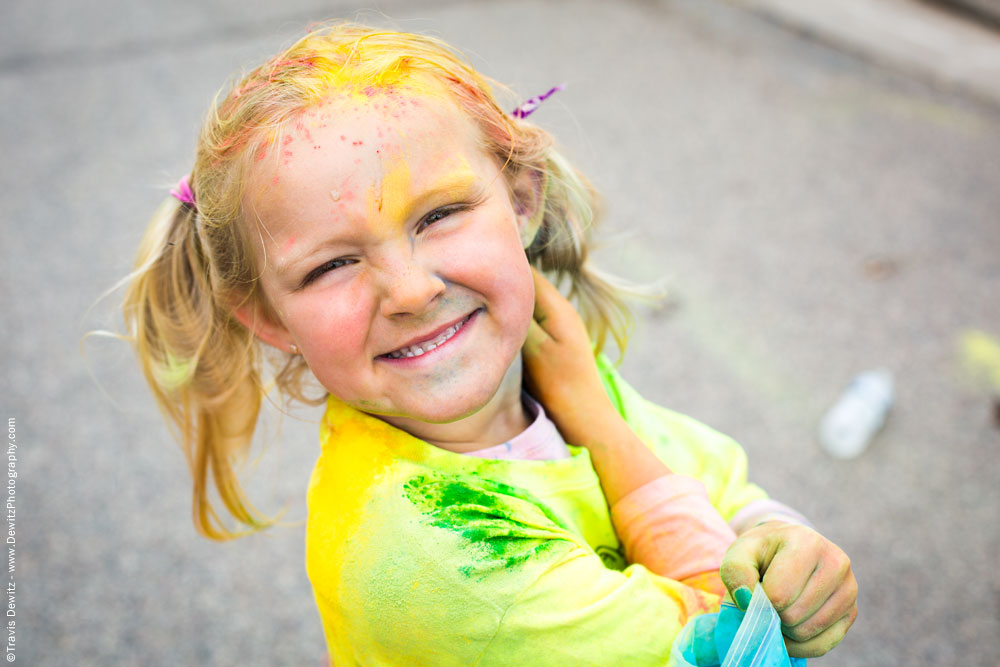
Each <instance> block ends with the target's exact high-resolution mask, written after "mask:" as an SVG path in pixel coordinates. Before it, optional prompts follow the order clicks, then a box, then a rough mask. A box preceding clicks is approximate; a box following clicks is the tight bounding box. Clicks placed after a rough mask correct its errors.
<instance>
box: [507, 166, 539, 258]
mask: <svg viewBox="0 0 1000 667" xmlns="http://www.w3.org/2000/svg"><path fill="white" fill-rule="evenodd" d="M545 178H546V176H545V173H544V172H540V171H536V170H534V169H531V168H524V169H522V170H521V172H520V173H519V174H518V175H517V176H515V177H514V178H513V179H512V180H511V184H510V196H511V203H512V204H513V205H514V213H515V215H517V228H518V233H519V234H520V236H521V245H522V246H523V247H525V248H527V247H528V246H530V245H531V243H532V241H534V240H535V236H537V235H538V230H539V228H540V227H541V226H542V218H543V217H544V213H545V210H544V206H543V205H544V200H545Z"/></svg>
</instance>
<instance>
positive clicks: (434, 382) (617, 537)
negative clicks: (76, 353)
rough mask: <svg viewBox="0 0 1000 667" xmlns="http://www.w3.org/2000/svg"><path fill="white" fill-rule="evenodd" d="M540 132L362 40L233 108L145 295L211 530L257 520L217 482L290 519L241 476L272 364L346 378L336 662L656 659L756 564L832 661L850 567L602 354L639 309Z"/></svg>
mask: <svg viewBox="0 0 1000 667" xmlns="http://www.w3.org/2000/svg"><path fill="white" fill-rule="evenodd" d="M524 115H525V113H524V112H523V110H522V111H520V112H518V113H515V114H510V113H507V112H505V111H504V110H503V109H501V107H500V106H498V104H497V102H496V101H495V99H494V97H493V94H492V92H491V88H490V85H489V83H488V81H487V80H486V79H485V78H484V77H482V76H481V75H480V74H478V73H477V72H475V71H474V70H473V69H471V68H470V67H469V65H467V64H466V63H465V62H464V61H463V60H462V59H461V58H459V57H458V56H457V55H456V54H455V52H453V51H452V50H451V49H450V48H449V47H447V46H446V45H444V44H442V43H440V42H438V41H436V40H434V39H430V38H427V37H421V36H418V35H410V34H398V33H388V32H376V31H373V30H370V29H366V28H362V27H357V26H350V25H332V26H327V27H325V28H323V29H321V30H317V31H314V32H312V33H310V34H309V35H307V36H306V37H304V38H303V39H301V40H300V41H299V42H298V43H296V44H295V45H293V46H292V47H291V48H289V49H288V50H286V51H285V52H283V53H281V54H280V55H278V56H276V57H275V58H273V59H272V60H270V61H269V62H267V63H266V64H264V65H263V66H261V67H259V68H257V69H256V70H254V71H252V72H251V73H250V74H248V75H247V76H245V77H244V78H243V79H242V80H241V81H240V82H239V83H237V84H236V85H235V86H234V87H233V89H232V90H231V91H230V92H229V93H228V94H227V95H226V96H225V97H224V98H222V99H221V101H219V102H218V103H217V104H216V106H215V108H214V110H213V112H212V113H211V114H210V115H209V117H208V120H207V122H206V124H205V127H204V128H203V129H202V132H201V136H200V140H199V145H198V152H197V157H196V161H195V165H194V168H193V170H192V172H191V175H190V178H189V179H184V180H182V182H181V183H180V184H179V186H178V188H177V189H176V190H174V191H173V195H174V197H172V198H171V199H170V200H169V201H168V202H167V203H165V204H164V205H163V206H162V207H161V209H160V211H159V212H158V214H157V216H156V217H155V218H154V220H153V222H152V223H151V225H150V228H149V230H148V232H147V234H146V237H145V239H144V240H143V244H142V248H141V250H140V254H139V259H138V267H137V272H136V274H135V275H136V278H135V279H134V281H133V282H132V284H131V286H130V288H129V291H128V294H127V295H126V303H125V314H126V318H127V322H128V325H129V328H130V331H131V333H132V334H133V336H134V341H135V345H136V347H137V350H138V352H139V356H140V359H141V360H142V363H143V366H144V369H145V371H146V375H147V378H148V379H149V382H150V384H151V386H152V388H153V391H154V393H155V394H156V397H157V399H158V401H159V402H160V404H161V406H162V408H163V409H164V411H165V414H166V415H167V417H168V418H169V420H170V421H171V422H172V423H173V424H175V425H176V426H177V428H178V430H179V434H180V437H181V439H182V441H183V443H184V446H185V450H186V453H187V455H188V458H189V461H190V465H191V471H192V475H193V478H194V520H195V525H196V527H197V528H198V529H199V531H201V532H202V533H203V534H205V535H207V536H209V537H212V538H216V539H223V538H227V537H232V536H234V534H235V533H233V532H230V531H228V530H227V529H226V528H225V527H224V523H223V520H222V517H220V516H219V515H218V514H216V512H215V510H214V509H213V508H212V506H211V504H210V502H209V491H210V489H209V485H210V483H211V484H214V486H215V488H216V489H217V491H218V494H219V497H220V498H221V500H222V503H223V504H224V506H225V508H226V510H227V511H228V512H229V514H231V515H232V516H233V517H235V519H236V520H237V521H239V522H240V523H242V524H244V525H245V526H247V527H248V528H250V529H258V528H262V527H264V526H266V525H267V524H268V521H267V520H264V519H261V518H260V517H259V516H258V515H257V514H256V512H255V511H254V510H253V509H252V508H251V507H250V505H249V503H248V501H247V499H246V498H245V496H244V495H243V493H242V491H241V489H240V487H239V484H238V483H237V481H236V478H235V474H234V470H233V462H234V459H235V458H236V457H237V455H239V454H241V453H243V452H245V450H246V449H247V447H248V446H249V442H250V439H251V437H252V434H253V431H254V428H255V424H256V420H257V414H258V409H259V405H260V401H261V398H262V396H263V395H264V394H265V391H266V389H265V381H264V380H263V379H262V378H263V377H264V370H263V369H264V366H265V363H264V362H265V361H266V359H265V358H266V357H267V356H268V354H270V355H271V358H272V360H276V362H277V365H276V369H275V371H276V372H275V374H274V379H275V384H276V386H277V387H278V388H279V389H280V390H281V391H282V392H285V393H286V394H288V395H290V396H292V397H296V398H299V399H302V400H305V397H304V396H303V382H304V380H305V378H306V377H308V376H309V375H311V376H312V377H315V379H316V380H318V382H319V383H320V384H321V385H322V387H323V388H324V389H325V390H326V391H327V392H329V396H328V397H327V399H326V412H325V415H324V417H323V420H322V425H321V430H320V445H321V449H320V456H319V460H318V461H317V464H316V467H315V470H314V472H313V475H312V479H311V481H310V484H309V490H308V508H309V517H308V524H307V539H306V562H307V569H308V574H309V577H310V580H311V581H312V584H313V588H314V593H315V597H316V603H317V605H318V607H319V611H320V616H321V617H322V621H323V626H324V629H325V633H326V638H327V641H328V644H329V651H330V654H331V657H332V659H333V661H334V662H335V663H336V664H355V663H358V664H410V663H413V664H429V665H447V664H456V665H464V664H484V665H485V664H530V665H548V664H552V665H565V664H600V665H618V664H628V665H647V664H648V665H660V664H665V663H666V661H667V657H668V656H669V653H670V646H671V643H672V641H673V640H674V638H675V637H676V636H677V634H678V632H679V631H680V629H681V628H682V626H683V625H684V624H685V623H686V621H687V620H688V619H689V618H690V617H691V616H693V615H696V614H700V613H703V612H706V611H714V610H717V609H718V605H719V601H720V596H721V595H725V594H726V592H727V590H726V589H727V588H728V590H729V591H732V594H733V597H734V598H735V600H736V601H737V603H738V604H739V605H740V606H742V607H745V606H746V603H747V599H748V598H749V594H750V590H752V589H753V588H754V586H755V585H756V584H757V583H758V581H759V580H761V578H762V577H763V579H762V583H763V586H764V589H765V591H766V592H767V594H768V596H769V597H770V599H771V600H772V602H773V603H774V605H775V607H776V608H777V609H778V611H779V612H780V614H781V618H782V622H783V626H784V633H785V636H786V643H787V646H788V648H789V651H790V653H792V654H793V655H803V656H812V655H820V654H822V653H824V652H825V651H827V650H829V649H830V648H831V647H832V646H834V645H835V644H836V643H838V642H839V641H840V639H841V638H842V637H843V636H844V633H845V632H846V631H847V628H848V627H849V626H850V625H851V623H852V622H853V620H854V617H855V615H856V613H857V609H856V604H855V600H856V595H857V586H856V583H855V580H854V577H853V574H852V573H851V570H850V564H849V561H848V560H847V558H846V556H844V554H843V552H842V551H841V550H840V549H838V548H837V547H836V546H835V545H834V544H832V543H831V542H829V541H828V540H826V539H824V538H823V537H821V536H820V535H818V534H817V533H816V532H815V531H813V530H811V529H810V528H808V527H806V526H805V525H803V523H804V522H803V521H802V520H801V519H800V518H799V517H798V516H797V515H796V514H795V513H794V512H793V511H791V510H789V509H788V508H785V507H784V506H782V505H780V504H778V503H775V502H773V501H770V500H767V498H766V496H765V494H764V492H763V491H762V490H760V489H759V488H758V487H756V486H753V485H751V484H749V483H747V481H746V479H745V458H744V455H743V452H742V450H741V449H740V448H739V447H738V446H737V445H736V444H735V443H733V442H732V441H731V440H729V439H727V438H725V437H724V436H721V435H719V434H718V433H715V432H714V431H711V430H710V429H708V428H706V427H704V426H702V425H700V424H697V423H695V422H694V421H692V420H691V419H688V418H686V417H683V416H681V415H678V414H675V413H672V412H669V411H667V410H665V409H663V408H660V407H657V406H654V405H652V404H650V403H648V402H646V401H645V400H644V399H642V398H641V397H640V396H639V395H638V394H636V393H635V391H634V390H633V389H631V388H630V387H629V386H628V385H627V384H626V383H625V382H624V380H622V378H621V377H619V375H618V374H617V373H616V371H615V370H614V369H613V368H612V367H611V365H610V364H609V363H608V362H607V360H606V359H605V358H604V357H603V356H602V355H600V354H597V355H596V357H595V350H596V351H598V352H599V351H600V349H601V347H602V345H603V342H604V339H605V337H606V335H607V334H608V333H611V334H612V335H613V336H615V337H616V339H617V340H618V342H619V344H620V345H621V343H622V341H623V338H622V336H623V331H622V326H621V325H622V322H623V321H625V320H624V315H625V313H626V311H625V310H624V308H623V307H622V306H621V305H620V302H619V301H618V299H617V297H616V290H615V288H614V287H613V286H612V284H611V283H610V282H608V281H607V280H606V279H604V278H602V277H601V274H599V273H597V272H596V271H595V270H594V269H592V268H591V267H590V266H589V264H588V262H587V252H586V242H585V230H586V229H587V227H588V226H589V224H590V222H591V219H592V217H593V212H592V204H593V195H592V193H591V191H590V190H589V188H588V186H587V185H586V184H585V182H584V181H583V180H582V178H581V177H580V176H579V175H578V174H577V173H576V172H575V171H574V170H573V169H572V168H571V167H570V166H569V165H568V164H567V163H566V161H565V160H564V159H563V158H562V156H560V155H559V153H558V152H557V151H556V150H555V149H554V148H553V146H552V142H551V139H550V137H549V136H548V135H547V134H546V133H545V132H543V131H542V130H540V129H539V128H537V127H535V126H533V125H531V124H530V123H528V122H527V121H525V120H524V119H523V116H524ZM532 267H538V268H539V269H541V270H542V271H545V272H549V273H552V274H555V275H556V276H557V277H564V276H565V277H568V278H569V279H570V281H571V287H572V289H571V294H573V295H575V296H576V297H577V298H578V300H579V303H580V306H581V310H582V312H583V314H584V318H583V319H581V318H580V316H579V315H577V313H576V311H575V310H574V309H573V307H572V306H571V305H570V304H569V302H568V301H566V299H564V298H563V297H562V296H561V295H560V294H559V292H558V291H557V290H556V289H555V288H554V287H553V286H552V284H551V283H549V282H548V281H547V280H546V279H545V278H544V277H542V275H541V274H540V273H538V271H536V270H535V269H533V268H532ZM584 321H586V325H585V324H584ZM591 340H594V341H596V345H595V344H592V343H591ZM261 343H263V346H261V345H260V344H261ZM266 350H271V353H266ZM522 362H523V367H524V368H525V369H526V370H527V373H526V374H523V373H522ZM526 388H527V389H526ZM567 443H569V444H567ZM737 535H738V537H737ZM720 570H721V578H720ZM723 582H724V585H723Z"/></svg>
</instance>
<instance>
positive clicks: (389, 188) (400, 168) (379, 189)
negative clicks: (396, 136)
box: [368, 154, 412, 222]
mask: <svg viewBox="0 0 1000 667" xmlns="http://www.w3.org/2000/svg"><path fill="white" fill-rule="evenodd" d="M382 159H383V163H384V162H385V161H388V163H389V164H388V169H386V170H385V172H384V173H383V175H382V179H381V181H380V182H377V183H373V184H372V186H371V187H370V188H369V189H368V212H369V216H370V217H371V219H373V220H374V219H377V218H379V217H383V216H384V218H386V219H389V220H392V221H395V222H403V221H405V220H406V219H407V218H408V217H409V215H410V204H411V200H412V194H411V189H410V186H411V178H410V165H409V163H408V162H407V161H406V157H405V156H403V155H400V154H396V155H393V156H391V157H389V158H382Z"/></svg>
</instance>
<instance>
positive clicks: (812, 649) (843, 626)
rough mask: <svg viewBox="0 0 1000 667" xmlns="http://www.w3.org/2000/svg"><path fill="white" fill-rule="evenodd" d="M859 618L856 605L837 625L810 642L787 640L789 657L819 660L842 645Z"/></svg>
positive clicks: (786, 646)
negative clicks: (855, 620) (841, 642)
mask: <svg viewBox="0 0 1000 667" xmlns="http://www.w3.org/2000/svg"><path fill="white" fill-rule="evenodd" d="M857 617H858V608H857V606H856V605H855V606H854V607H852V608H851V609H850V611H848V613H847V614H845V615H844V616H843V617H841V618H840V619H839V620H838V621H837V622H836V623H834V624H833V625H831V626H830V627H828V628H827V629H826V630H824V631H823V632H821V633H820V634H818V635H816V636H815V637H813V638H812V639H810V640H808V641H804V642H797V641H795V640H792V639H788V638H786V639H785V648H787V649H788V655H790V656H791V657H793V658H818V657H819V656H821V655H824V654H826V653H828V652H829V651H830V650H831V649H833V647H835V646H836V645H837V644H839V643H840V641H841V640H842V639H843V638H844V636H845V635H846V634H847V631H848V630H849V629H850V627H851V625H852V624H853V623H854V619H856V618H857Z"/></svg>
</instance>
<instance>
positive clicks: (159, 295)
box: [124, 23, 631, 539]
mask: <svg viewBox="0 0 1000 667" xmlns="http://www.w3.org/2000/svg"><path fill="white" fill-rule="evenodd" d="M408 82H431V83H434V84H436V85H439V86H441V87H443V89H444V90H446V91H447V92H448V93H449V94H450V95H451V96H452V97H453V98H454V100H455V101H456V102H457V103H458V105H459V107H460V108H461V109H462V110H464V111H465V112H467V113H468V114H469V116H470V117H471V118H472V119H474V121H475V122H476V123H477V125H478V126H479V128H480V129H481V133H482V140H483V143H484V149H485V150H486V151H488V152H489V153H491V154H493V155H495V156H496V157H497V159H498V160H500V161H501V162H502V164H503V165H504V171H505V173H506V174H507V178H508V182H512V180H511V179H513V178H514V177H515V176H517V175H518V174H522V173H523V171H524V170H529V171H530V172H532V173H533V175H534V176H535V177H536V178H539V179H540V180H541V182H542V183H543V187H542V188H541V190H542V193H543V194H542V197H543V199H544V201H543V202H542V205H541V207H540V208H539V212H538V214H537V215H538V218H536V220H535V222H536V223H540V226H539V228H538V229H539V231H538V234H537V235H536V237H535V239H534V241H533V242H532V243H531V244H530V245H529V247H528V248H527V249H526V252H527V255H528V258H529V260H530V261H531V263H532V264H534V265H535V266H537V267H538V268H540V269H541V270H542V271H545V272H549V273H550V274H555V276H556V280H557V282H558V281H561V280H562V278H564V277H568V278H569V279H570V297H571V298H573V297H575V298H576V299H577V302H578V304H579V307H580V311H581V315H582V317H583V319H584V321H585V322H586V324H587V326H588V330H589V331H590V333H591V336H592V339H593V340H594V341H595V350H600V349H602V348H603V346H604V342H605V339H606V337H607V335H608V334H609V333H610V334H611V335H612V336H613V337H614V338H615V340H616V342H617V344H618V347H619V349H620V350H621V351H622V353H624V349H625V343H626V335H627V330H628V327H629V326H630V324H631V316H630V313H629V311H628V309H627V308H626V306H625V305H624V303H623V301H622V300H621V298H620V295H622V294H623V293H624V292H625V290H626V288H625V287H624V286H623V284H621V283H617V281H615V280H614V279H613V278H610V277H609V276H607V275H605V274H602V273H600V272H599V271H597V270H596V269H595V268H594V267H592V266H591V265H590V264H589V262H588V256H587V239H588V229H589V228H590V226H591V224H592V223H593V221H594V217H595V200H596V196H595V193H594V191H593V189H592V188H591V186H590V185H589V184H588V183H587V181H586V180H585V179H584V178H583V177H582V176H581V175H580V174H579V173H578V172H577V171H576V170H575V169H574V168H573V167H572V166H571V165H570V164H569V163H568V162H567V161H566V160H565V159H564V158H563V157H562V156H561V155H560V154H559V153H558V152H557V151H556V149H555V148H554V146H553V141H552V138H551V136H550V135H549V134H548V133H547V132H545V131H544V130H542V129H540V128H538V127H536V126H534V125H532V124H530V123H528V122H525V121H523V120H520V119H516V118H514V117H512V116H511V115H509V114H508V113H505V112H504V111H503V110H502V109H501V107H500V106H499V104H498V103H497V101H496V99H495V97H494V94H493V92H492V89H491V84H493V85H496V84H495V83H493V82H492V81H491V80H489V79H487V78H485V77H483V76H482V75H480V74H479V73H477V72H476V71H475V70H474V69H473V68H472V67H471V66H470V65H469V64H468V63H467V62H466V61H465V60H464V59H463V58H462V57H461V56H460V55H459V54H458V53H457V52H456V51H454V50H453V49H452V48H451V47H449V46H448V45H446V44H444V43H443V42H441V41H440V40H437V39H434V38H431V37H426V36H421V35H415V34H406V33H398V32H385V31H378V30H373V29H370V28H366V27H362V26H357V25H352V24H342V23H337V24H329V25H326V26H323V27H321V28H320V29H316V30H314V31H312V32H310V33H309V34H307V35H306V36H305V37H303V38H301V39H300V40H299V41H297V42H296V43H295V44H293V45H292V46H291V47H289V48H288V49H287V50H285V51H284V52H283V53H281V54H279V55H277V56H276V57H274V58H272V59H271V60H269V61H267V62H266V63H264V64H263V65H261V66H260V67H257V68H256V69H254V70H253V71H251V72H250V73H249V74H247V75H246V76H244V77H243V78H242V80H240V81H239V82H238V83H236V84H235V85H234V86H233V87H232V88H231V89H230V90H229V91H228V93H227V94H226V95H225V96H219V97H217V98H216V101H215V103H214V104H213V108H212V110H211V111H210V113H209V115H208V117H207V120H206V122H205V124H204V127H203V128H202V130H201V134H200V137H199V141H198V148H197V155H196V159H195V164H194V169H193V170H192V171H191V176H190V184H191V187H192V189H193V191H194V193H195V194H196V197H197V205H196V206H193V205H188V204H183V203H181V202H179V201H178V200H176V199H174V198H172V197H171V198H170V199H168V200H167V201H165V202H164V203H163V204H162V205H161V206H160V208H159V209H158V211H157V212H156V214H155V216H154V217H153V219H152V221H151V223H150V225H149V228H148V230H147V232H146V234H145V237H144V238H143V240H142V243H141V246H140V249H139V253H138V257H137V260H136V267H135V271H134V273H133V274H132V275H133V279H132V281H131V283H130V285H129V287H128V289H127V292H126V295H125V300H124V312H125V320H126V326H127V333H128V337H129V339H130V340H131V341H132V343H133V345H134V346H135V348H136V352H137V355H138V357H139V359H140V361H141V363H142V367H143V370H144V372H145V375H146V379H147V381H148V382H149V384H150V386H151V387H152V390H153V393H154V394H155V396H156V399H157V402H158V403H159V405H160V408H161V410H162V411H163V413H164V416H165V417H166V418H167V421H168V423H169V424H171V426H172V427H173V428H174V429H175V430H176V434H177V436H178V439H179V440H180V442H181V443H182V447H183V449H184V452H185V455H186V457H187V459H188V463H189V465H190V468H191V475H192V477H193V480H194V494H193V514H194V523H195V527H196V528H197V530H198V531H199V532H200V533H202V534H203V535H205V536H207V537H210V538H213V539H228V538H232V537H236V536H238V535H241V534H245V533H246V532H249V531H248V530H243V531H239V532H233V531H230V530H228V529H227V528H226V527H225V525H224V523H223V521H222V519H221V518H220V517H219V515H218V514H217V513H216V511H215V509H214V507H213V504H212V502H211V500H210V497H209V495H210V482H211V483H214V486H215V488H216V490H217V491H218V495H219V498H220V499H221V501H222V503H223V505H224V506H225V508H226V510H228V512H229V513H230V514H231V515H232V517H234V518H235V519H236V520H237V521H238V522H239V523H240V524H242V525H243V526H245V527H247V528H248V529H249V530H250V531H252V530H257V529H260V528H262V527H265V526H268V525H270V524H272V523H273V522H274V520H273V519H270V518H262V517H261V516H260V515H259V513H258V512H257V511H256V510H255V509H254V508H253V507H252V505H251V504H250V503H249V501H248V499H247V497H246V496H245V494H244V492H243V490H242V488H241V487H240V484H239V482H238V479H237V475H236V471H235V469H234V467H233V465H234V462H236V461H237V460H238V459H239V458H241V457H244V456H245V455H246V453H247V452H248V450H249V447H250V442H251V439H252V437H253V433H254V429H255V427H256V424H257V418H258V413H259V411H260V405H261V400H262V398H263V397H264V396H265V395H266V394H267V391H266V390H265V387H264V383H263V381H262V366H263V361H264V359H263V354H262V346H261V344H259V343H258V342H257V341H256V340H255V339H254V337H253V335H252V333H251V332H250V331H249V330H248V329H247V328H246V327H245V326H244V325H243V324H241V323H240V322H239V321H237V319H236V318H235V317H234V316H233V314H232V312H233V309H234V308H235V307H237V306H239V305H249V306H252V308H251V310H252V311H253V312H260V313H262V314H263V315H264V316H268V315H269V314H272V310H271V308H270V305H269V304H268V303H267V300H266V298H265V295H264V293H263V291H262V290H261V288H260V287H259V285H258V282H257V271H256V268H255V267H256V263H255V259H256V246H255V244H254V243H253V238H252V237H251V236H250V232H251V229H252V228H251V225H250V222H251V221H250V219H249V216H247V215H246V213H247V212H246V211H244V209H243V201H244V189H243V188H244V184H245V183H246V182H247V177H248V175H249V173H250V170H251V168H252V166H253V162H254V160H255V158H256V157H258V156H259V155H261V154H263V152H265V151H266V150H267V149H268V148H269V147H270V146H271V145H273V143H274V142H275V140H276V137H277V136H278V133H279V132H280V128H281V126H282V124H283V123H284V122H285V121H287V120H288V119H289V118H290V117H292V115H293V114H295V113H296V112H298V111H300V110H302V109H303V108H305V107H307V106H308V105H310V104H312V103H314V102H317V101H318V100H320V99H322V98H323V97H325V96H328V95H330V94H331V93H334V92H337V91H338V90H343V89H345V88H347V89H350V90H354V91H357V90H363V89H364V88H365V87H368V86H372V87H375V88H384V87H390V86H393V85H395V84H406V83H408ZM274 370H275V373H274V379H273V381H274V384H275V386H276V387H277V388H278V390H279V391H280V392H281V393H282V394H283V395H284V396H286V397H290V398H294V399H297V400H301V401H305V402H307V403H313V404H316V403H318V402H320V401H321V400H322V398H320V399H309V398H307V397H306V396H305V395H304V389H303V384H304V381H305V379H306V377H308V376H307V374H306V371H307V370H308V367H307V366H306V364H305V362H304V361H303V359H302V357H299V356H292V355H284V356H283V357H282V358H281V359H280V360H279V361H278V362H277V364H276V368H275V369H274Z"/></svg>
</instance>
